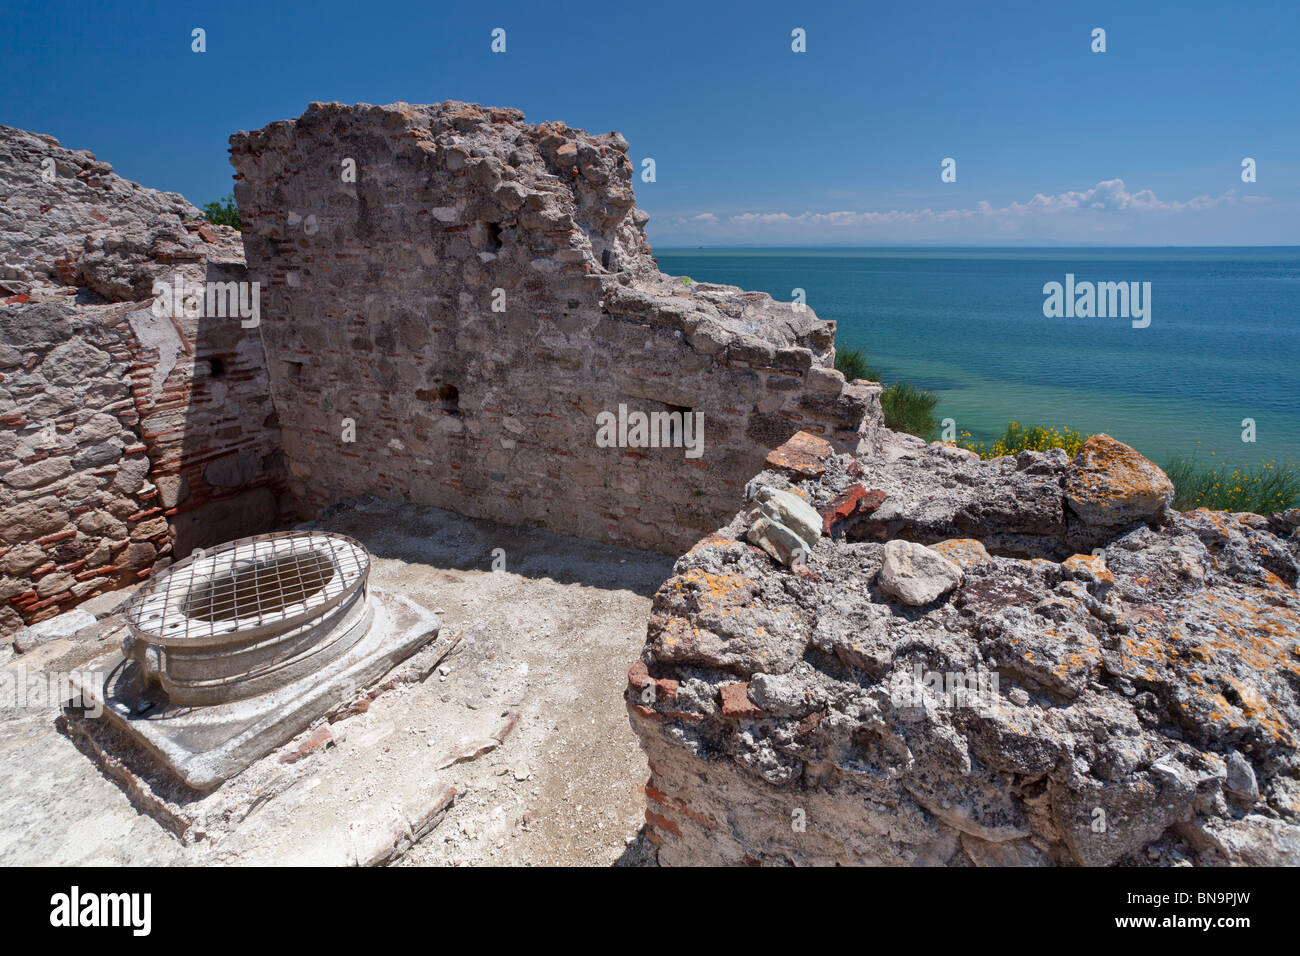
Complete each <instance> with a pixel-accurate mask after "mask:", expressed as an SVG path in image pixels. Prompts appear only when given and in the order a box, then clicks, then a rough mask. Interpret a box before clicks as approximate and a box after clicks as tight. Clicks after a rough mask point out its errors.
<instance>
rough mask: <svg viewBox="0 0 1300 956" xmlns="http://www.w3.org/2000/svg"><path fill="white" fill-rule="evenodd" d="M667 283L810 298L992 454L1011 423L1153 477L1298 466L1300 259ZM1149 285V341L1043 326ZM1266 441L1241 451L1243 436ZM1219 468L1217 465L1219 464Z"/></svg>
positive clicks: (1095, 255)
mask: <svg viewBox="0 0 1300 956" xmlns="http://www.w3.org/2000/svg"><path fill="white" fill-rule="evenodd" d="M658 259H659V265H660V268H661V269H662V270H663V271H664V272H667V273H669V274H671V275H686V276H690V277H691V278H693V279H696V280H699V281H706V282H724V283H729V284H731V285H738V286H742V287H744V288H747V289H760V290H762V291H764V292H767V293H769V294H770V295H772V296H773V297H775V298H778V299H783V300H786V301H790V299H791V297H792V290H794V289H795V288H802V289H804V290H805V293H806V295H807V302H808V305H809V306H811V307H812V308H813V309H814V310H815V311H816V313H817V314H818V316H820V317H821V318H824V319H835V320H836V321H837V323H838V333H837V345H839V346H851V347H857V348H861V349H863V350H864V351H866V353H867V355H868V358H869V360H870V362H871V364H872V365H873V366H874V367H875V368H876V369H878V370H879V371H880V373H881V375H882V377H883V379H884V380H885V381H886V382H893V381H910V382H912V383H913V384H916V385H918V386H921V387H923V388H927V389H930V390H932V391H934V392H936V393H937V394H938V395H939V405H938V408H937V413H938V416H939V417H940V418H945V417H951V418H953V419H954V420H955V421H956V423H957V427H958V429H959V430H962V431H969V432H971V433H973V434H974V436H975V437H976V438H982V439H989V438H993V437H996V436H998V435H1000V434H1001V433H1002V430H1003V428H1004V427H1005V426H1006V423H1007V422H1008V421H1010V420H1013V419H1014V420H1016V421H1019V422H1021V423H1034V424H1042V425H1053V426H1057V427H1060V426H1063V425H1068V426H1072V427H1075V428H1078V429H1080V430H1081V431H1083V432H1085V433H1086V432H1098V431H1105V432H1108V433H1110V434H1111V435H1114V436H1115V437H1116V438H1119V439H1120V440H1121V441H1125V442H1127V443H1129V444H1131V445H1133V446H1134V447H1136V448H1138V449H1139V450H1140V451H1142V452H1143V453H1144V454H1146V455H1147V456H1148V457H1151V458H1153V459H1155V460H1156V461H1160V462H1166V461H1168V460H1169V459H1170V458H1172V457H1175V456H1189V457H1195V458H1196V459H1198V460H1205V461H1207V462H1208V461H1213V460H1215V459H1216V458H1217V459H1220V460H1226V461H1229V462H1231V463H1232V464H1234V465H1248V466H1249V465H1256V464H1259V463H1260V462H1261V461H1264V460H1274V461H1295V460H1300V247H1269V248H1223V249H1209V248H1197V249H1168V248H1160V249H1139V248H1108V249H1097V248H1069V249H874V248H873V249H762V250H757V249H755V250H749V249H743V250H742V249H730V250H728V249H720V250H693V251H687V250H671V251H661V252H659V253H658ZM1067 272H1069V273H1073V274H1074V275H1075V278H1076V281H1077V282H1082V281H1085V280H1086V281H1091V282H1111V281H1114V282H1121V281H1123V282H1132V281H1136V282H1149V283H1151V313H1150V314H1151V324H1150V326H1149V327H1147V328H1140V329H1139V328H1133V326H1132V322H1131V321H1130V320H1129V319H1126V318H1046V317H1044V315H1043V302H1044V298H1045V296H1044V294H1043V291H1042V290H1043V285H1044V284H1045V283H1047V282H1060V283H1064V282H1065V275H1066V273H1067ZM1245 418H1251V419H1254V421H1255V426H1256V441H1255V443H1253V444H1249V443H1245V442H1243V441H1242V431H1243V428H1242V420H1243V419H1245ZM1211 453H1213V455H1212V454H1211Z"/></svg>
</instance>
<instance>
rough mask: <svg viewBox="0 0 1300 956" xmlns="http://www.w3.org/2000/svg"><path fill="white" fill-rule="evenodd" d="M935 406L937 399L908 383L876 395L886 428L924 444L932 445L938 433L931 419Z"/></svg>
mask: <svg viewBox="0 0 1300 956" xmlns="http://www.w3.org/2000/svg"><path fill="white" fill-rule="evenodd" d="M938 402H939V396H937V395H934V394H932V393H930V392H927V391H924V390H923V389H919V388H917V387H916V386H915V385H913V384H911V383H910V382H895V383H894V384H893V385H889V386H887V387H886V388H885V390H884V392H882V393H881V395H880V404H881V407H883V408H884V410H885V425H886V427H888V428H892V429H893V430H894V431H896V432H907V433H908V434H909V435H915V436H916V437H917V438H924V439H925V440H926V441H934V439H935V437H936V436H937V435H938V433H939V423H938V421H936V420H935V417H934V406H935V405H936V404H938Z"/></svg>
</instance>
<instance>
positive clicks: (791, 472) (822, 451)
mask: <svg viewBox="0 0 1300 956" xmlns="http://www.w3.org/2000/svg"><path fill="white" fill-rule="evenodd" d="M833 454H835V448H834V446H832V445H831V443H830V442H828V441H827V440H826V439H824V438H818V437H817V436H816V435H813V434H811V433H810V432H806V431H799V432H795V433H794V435H792V436H791V437H790V440H789V441H787V442H786V443H785V444H783V445H779V446H778V447H776V448H773V449H772V450H771V451H770V452H768V453H767V460H766V462H765V464H766V465H767V467H768V468H771V469H772V470H774V471H779V472H781V473H783V474H785V475H788V476H789V477H791V478H794V479H796V480H798V479H802V478H820V477H821V476H822V474H823V473H824V472H825V471H826V465H825V462H826V459H827V458H829V457H830V456H831V455H833Z"/></svg>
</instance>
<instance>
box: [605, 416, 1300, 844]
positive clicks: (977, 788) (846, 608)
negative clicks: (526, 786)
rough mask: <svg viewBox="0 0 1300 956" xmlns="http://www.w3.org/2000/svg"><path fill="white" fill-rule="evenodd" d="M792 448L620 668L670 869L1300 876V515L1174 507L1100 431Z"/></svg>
mask: <svg viewBox="0 0 1300 956" xmlns="http://www.w3.org/2000/svg"><path fill="white" fill-rule="evenodd" d="M796 444H797V448H796V449H795V450H794V451H793V452H791V451H787V450H778V451H777V452H776V453H774V454H773V456H772V457H771V459H770V460H769V464H770V467H769V469H768V470H766V471H764V472H763V473H762V474H760V475H759V476H757V477H756V478H755V479H754V481H753V483H752V484H751V485H750V487H749V489H748V498H749V500H750V502H751V504H750V505H749V506H746V507H745V508H744V509H743V510H742V511H741V512H740V513H739V514H737V515H735V516H734V518H733V519H732V520H731V521H730V522H728V523H727V524H726V525H725V526H723V527H722V528H721V529H720V530H719V531H718V532H716V533H714V534H712V535H709V536H707V537H705V538H704V539H703V540H701V541H700V542H699V543H698V544H697V545H696V546H695V547H694V548H693V549H691V550H690V551H689V552H688V553H687V554H685V555H684V556H683V557H682V558H680V559H679V560H678V562H677V564H676V566H675V568H674V574H673V576H672V577H671V578H670V579H669V580H668V581H667V582H666V583H665V584H664V585H663V587H662V588H660V590H659V592H658V593H657V594H656V596H655V600H654V607H653V613H652V617H651V620H650V624H649V628H648V633H647V640H646V646H645V651H644V653H643V655H642V657H641V659H640V660H639V661H637V662H636V663H634V664H633V666H632V668H631V670H630V671H629V674H628V687H627V691H626V701H627V706H628V713H629V715H630V719H631V722H632V727H633V729H634V730H635V731H636V733H637V734H638V736H639V737H640V738H641V742H642V745H643V747H644V749H645V751H646V755H647V757H648V758H649V763H650V780H649V782H648V783H647V785H646V796H647V802H646V808H647V809H646V821H647V824H648V829H647V833H648V835H649V838H650V840H651V841H652V842H654V843H655V844H657V845H658V860H659V862H660V863H661V864H664V865H683V864H710V865H717V864H739V863H747V864H751V865H760V864H762V865H789V864H797V865H845V864H873V865H952V866H970V865H980V866H987V865H1087V866H1098V865H1110V864H1123V865H1140V866H1146V865H1187V864H1208V865H1222V864H1233V865H1240V864H1248V865H1291V866H1295V865H1297V864H1300V758H1298V754H1297V744H1298V743H1300V682H1298V681H1297V677H1300V597H1297V592H1296V586H1297V584H1298V583H1300V530H1298V529H1300V510H1295V511H1290V512H1286V513H1283V514H1277V515H1271V516H1268V517H1261V516H1259V515H1249V514H1238V515H1233V514H1224V513H1215V512H1209V511H1206V510H1204V509H1201V510H1197V511H1194V512H1190V513H1187V514H1181V513H1176V512H1173V511H1170V510H1169V508H1168V502H1169V500H1170V497H1171V496H1172V492H1173V487H1172V485H1171V484H1170V483H1169V481H1168V479H1167V478H1166V476H1165V475H1164V474H1163V473H1162V472H1161V471H1160V469H1158V468H1157V467H1156V466H1154V465H1153V464H1151V462H1149V461H1147V460H1146V459H1144V458H1142V456H1140V455H1138V454H1137V453H1136V452H1134V451H1133V450H1132V449H1131V448H1128V447H1127V446H1124V445H1122V444H1121V443H1119V442H1116V441H1114V440H1113V439H1110V438H1108V437H1107V436H1104V435H1100V436H1095V437H1094V438H1092V439H1090V440H1089V441H1088V442H1087V444H1085V446H1084V448H1083V450H1081V451H1080V452H1079V454H1078V455H1077V456H1076V457H1075V458H1074V459H1072V460H1071V459H1068V458H1067V457H1066V455H1065V453H1064V452H1063V451H1060V450H1057V451H1054V452H1050V453H1046V454H1044V453H1038V452H1024V453H1021V454H1020V455H1019V456H1018V457H1015V458H1011V457H1006V458H1000V459H997V460H995V461H991V462H981V461H979V460H977V459H976V458H975V456H973V455H972V454H970V453H968V452H964V451H962V450H960V449H957V448H954V447H953V446H951V445H944V444H940V443H934V444H930V445H926V444H924V443H923V442H921V441H920V440H919V439H911V438H910V437H905V436H896V437H894V438H891V437H890V436H889V435H885V436H883V437H882V439H881V445H882V450H881V452H880V453H879V454H875V455H860V456H856V457H854V456H849V455H837V454H834V453H833V450H832V449H831V448H829V447H827V446H821V447H820V448H818V446H817V443H816V442H813V441H809V440H802V441H800V442H798V443H796ZM782 494H785V495H790V496H793V497H792V498H785V497H782ZM756 506H757V507H756ZM809 506H811V508H809ZM805 509H808V510H809V512H810V514H811V522H812V524H813V526H812V527H811V528H809V527H808V523H809V522H807V521H803V520H801V519H800V514H802V513H804V511H805ZM776 512H779V513H780V514H781V515H782V520H783V521H787V522H789V523H790V526H791V527H792V528H794V529H797V530H798V531H799V533H800V534H802V535H804V536H805V537H806V538H809V539H811V540H812V541H813V544H812V546H811V548H810V549H809V554H808V558H807V561H806V563H798V562H795V563H794V564H793V565H792V566H787V565H786V563H785V562H783V561H781V560H777V558H774V557H773V556H771V555H769V553H768V552H767V550H766V549H765V548H760V547H758V546H756V545H757V544H759V543H762V542H764V541H766V540H767V537H766V535H760V534H757V533H756V532H755V528H756V527H761V522H762V521H764V520H767V519H766V518H765V516H766V515H771V514H773V513H776ZM1080 547H1083V548H1086V549H1087V550H1086V551H1084V552H1083V553H1080V554H1073V553H1072V552H1073V551H1074V550H1075V549H1077V548H1080ZM1094 549H1095V550H1094ZM776 553H777V555H778V557H779V555H780V554H781V552H780V551H779V550H777V552H776Z"/></svg>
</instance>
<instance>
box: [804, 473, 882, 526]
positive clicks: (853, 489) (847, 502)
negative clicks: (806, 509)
mask: <svg viewBox="0 0 1300 956" xmlns="http://www.w3.org/2000/svg"><path fill="white" fill-rule="evenodd" d="M888 497H889V495H888V493H887V492H884V491H881V490H880V489H879V488H874V489H872V490H871V491H868V490H867V489H866V488H865V487H863V486H862V485H861V484H856V483H855V484H852V485H849V486H848V487H847V488H845V489H844V490H843V491H841V492H840V493H839V494H837V495H836V496H835V497H834V498H832V499H831V500H830V502H829V503H828V504H827V505H826V507H824V508H822V509H821V516H822V534H830V533H831V528H832V527H833V526H834V525H836V524H838V523H839V522H841V521H844V520H846V519H847V518H851V517H853V516H854V515H869V514H871V513H872V512H873V511H875V510H876V509H877V508H879V507H880V506H881V505H882V504H883V503H884V501H885V499H886V498H888Z"/></svg>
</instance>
